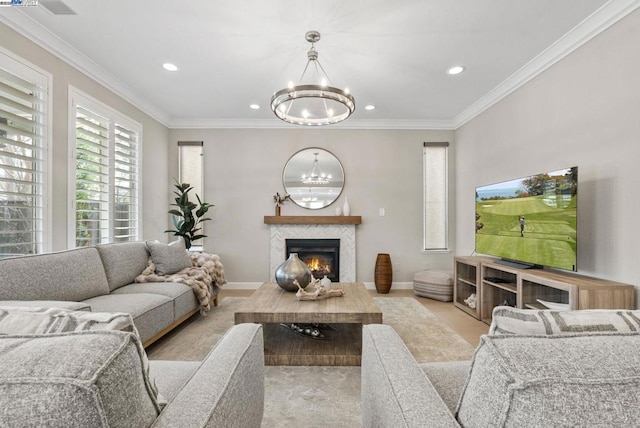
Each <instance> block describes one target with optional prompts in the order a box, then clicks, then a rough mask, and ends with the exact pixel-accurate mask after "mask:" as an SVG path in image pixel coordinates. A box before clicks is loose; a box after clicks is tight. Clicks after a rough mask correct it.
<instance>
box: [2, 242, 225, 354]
mask: <svg viewBox="0 0 640 428" xmlns="http://www.w3.org/2000/svg"><path fill="white" fill-rule="evenodd" d="M149 257H150V252H149V248H148V246H147V244H146V243H145V242H126V243H117V244H106V245H98V246H96V247H85V248H77V249H73V250H68V251H61V252H54V253H47V254H38V255H31V256H23V257H14V258H8V259H2V260H0V306H38V307H58V308H63V309H73V310H90V311H92V312H126V313H129V314H131V316H132V317H133V320H134V322H135V325H136V327H137V329H138V332H139V334H140V338H141V340H142V342H143V344H144V346H145V347H146V346H148V345H150V344H151V343H153V342H154V341H156V340H157V339H159V338H160V337H162V336H163V335H164V334H166V333H167V332H169V331H170V330H171V329H173V328H174V327H176V326H177V325H179V324H180V323H182V322H183V321H185V320H186V319H188V318H189V317H191V316H192V315H194V314H196V313H197V312H198V311H199V308H200V306H199V302H198V299H197V298H196V295H195V294H194V292H193V290H192V289H191V287H189V286H187V285H185V284H181V283H177V282H154V283H141V284H137V283H134V280H135V278H136V276H138V275H140V274H141V273H142V272H143V270H144V269H145V268H146V267H147V262H148V260H149ZM218 289H219V288H218V286H217V285H216V284H212V294H213V295H215V296H217V293H218ZM214 303H216V301H215V300H214Z"/></svg>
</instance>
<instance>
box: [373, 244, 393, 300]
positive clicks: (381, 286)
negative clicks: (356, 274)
mask: <svg viewBox="0 0 640 428" xmlns="http://www.w3.org/2000/svg"><path fill="white" fill-rule="evenodd" d="M374 282H375V284H376V291H377V292H378V293H380V294H387V293H389V291H390V290H391V283H392V282H393V269H392V266H391V256H390V255H389V254H386V253H380V254H378V257H377V258H376V268H375V273H374Z"/></svg>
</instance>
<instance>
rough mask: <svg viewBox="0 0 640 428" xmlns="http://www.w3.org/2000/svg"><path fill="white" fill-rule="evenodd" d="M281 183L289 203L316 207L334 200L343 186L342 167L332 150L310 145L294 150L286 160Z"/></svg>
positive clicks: (329, 203)
mask: <svg viewBox="0 0 640 428" xmlns="http://www.w3.org/2000/svg"><path fill="white" fill-rule="evenodd" d="M282 183H283V184H284V189H285V191H286V192H287V193H288V194H289V195H291V200H292V201H293V202H295V203H296V204H297V205H300V206H301V207H303V208H309V209H312V210H317V209H320V208H324V207H326V206H329V205H331V204H332V203H333V202H334V201H335V200H336V199H338V196H340V193H342V187H343V186H344V170H343V169H342V164H341V163H340V161H339V160H338V158H337V157H335V156H334V155H333V154H332V153H330V152H328V151H326V150H324V149H320V148H318V147H310V148H308V149H302V150H300V151H299V152H297V153H295V154H294V155H293V156H291V158H290V159H289V160H288V161H287V164H286V165H285V166H284V173H283V174H282Z"/></svg>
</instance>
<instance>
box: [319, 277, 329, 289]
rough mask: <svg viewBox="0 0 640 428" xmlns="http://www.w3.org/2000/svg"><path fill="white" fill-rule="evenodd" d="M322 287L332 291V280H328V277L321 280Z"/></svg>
mask: <svg viewBox="0 0 640 428" xmlns="http://www.w3.org/2000/svg"><path fill="white" fill-rule="evenodd" d="M320 286H321V287H322V288H324V289H326V290H331V280H330V279H329V278H327V275H325V276H324V278H322V279H321V280H320Z"/></svg>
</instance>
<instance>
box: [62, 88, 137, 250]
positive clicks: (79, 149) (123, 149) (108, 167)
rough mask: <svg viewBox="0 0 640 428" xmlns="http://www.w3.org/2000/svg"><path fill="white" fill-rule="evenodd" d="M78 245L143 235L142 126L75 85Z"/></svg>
mask: <svg viewBox="0 0 640 428" xmlns="http://www.w3.org/2000/svg"><path fill="white" fill-rule="evenodd" d="M71 106H72V110H73V114H72V115H70V116H71V117H72V118H73V121H74V132H72V133H70V134H71V135H74V137H75V138H74V142H73V144H71V147H72V162H73V163H72V164H75V168H74V169H73V172H74V176H73V177H72V180H71V181H72V183H73V189H72V193H73V195H74V200H73V214H74V218H73V227H72V230H73V232H74V233H73V241H74V244H73V245H74V246H76V247H84V246H88V245H96V244H104V243H107V242H125V241H136V240H139V239H141V238H142V231H141V225H140V224H141V221H140V219H141V207H140V204H141V201H140V185H141V175H140V140H141V126H140V125H139V124H137V123H135V122H133V121H132V120H130V119H128V118H126V117H124V116H122V115H121V114H119V113H118V112H115V111H113V110H111V109H109V108H108V107H106V106H104V105H102V104H101V103H99V102H97V101H95V100H92V99H90V98H89V97H87V96H86V95H84V94H81V93H80V92H79V91H77V90H75V89H72V90H71Z"/></svg>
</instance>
